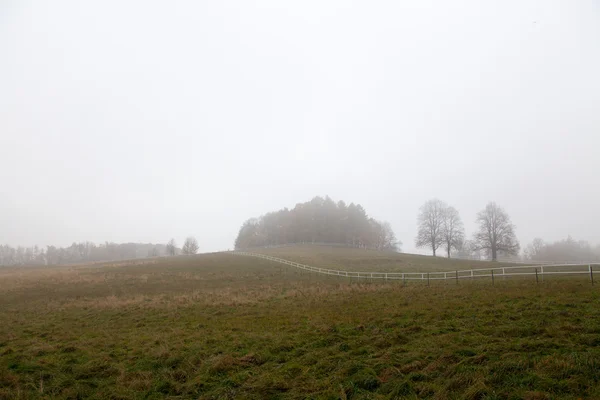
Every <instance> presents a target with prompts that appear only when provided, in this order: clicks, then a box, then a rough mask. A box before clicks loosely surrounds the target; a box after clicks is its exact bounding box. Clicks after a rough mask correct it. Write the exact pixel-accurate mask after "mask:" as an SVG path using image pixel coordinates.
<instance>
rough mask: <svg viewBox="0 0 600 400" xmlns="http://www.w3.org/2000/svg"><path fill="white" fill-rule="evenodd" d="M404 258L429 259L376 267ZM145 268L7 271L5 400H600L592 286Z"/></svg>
mask: <svg viewBox="0 0 600 400" xmlns="http://www.w3.org/2000/svg"><path fill="white" fill-rule="evenodd" d="M296 250H297V251H299V252H303V253H302V254H299V255H298V256H299V257H300V256H301V257H306V258H308V257H315V258H314V259H312V261H317V257H322V258H321V259H323V260H325V259H327V260H334V261H331V262H337V263H345V260H346V259H361V260H369V257H368V254H369V253H368V252H359V251H351V252H342V251H341V250H340V252H339V253H337V250H336V251H335V252H331V253H327V252H326V253H327V254H329V255H327V254H321V255H318V254H316V255H314V256H310V250H308V249H296ZM269 251H284V249H279V250H277V249H270V250H269ZM285 251H287V253H286V255H287V256H290V257H291V256H293V254H292V253H291V252H290V249H288V250H285ZM323 251H324V252H325V250H323ZM333 254H337V255H336V256H333ZM335 257H337V258H335ZM365 257H366V258H365ZM396 257H398V258H399V259H404V260H417V259H420V257H417V258H411V257H412V256H411V257H409V258H406V257H408V256H405V255H388V254H385V255H384V254H379V255H377V254H373V258H374V259H377V260H376V261H373V262H372V264H373V265H374V266H376V267H377V268H380V267H382V266H385V265H386V264H385V262H388V261H385V262H384V261H383V260H396ZM336 259H337V261H335V260H336ZM423 260H424V261H423V262H424V263H425V259H423ZM140 262H141V260H135V263H137V264H135V265H133V263H132V264H131V265H124V263H122V262H119V263H107V264H105V265H91V266H85V267H53V268H33V267H32V268H28V269H20V268H14V267H9V268H3V269H1V270H0V321H2V323H0V398H7V399H10V398H38V397H46V398H56V399H66V398H97V399H104V398H186V399H187V398H194V399H217V398H219V399H239V398H242V399H264V398H273V399H298V398H318V399H339V398H342V399H392V398H409V399H417V398H432V399H433V398H435V399H452V398H457V399H458V398H461V399H509V398H511V399H512V398H524V399H551V398H552V399H575V398H600V380H599V379H598V374H597V371H598V370H599V368H600V295H599V292H598V287H594V286H591V285H590V284H589V283H588V282H587V281H586V280H580V279H570V280H561V281H547V282H540V284H539V285H537V286H536V285H535V284H532V282H531V281H530V280H511V281H509V280H507V281H505V282H498V283H497V284H496V285H495V286H492V285H491V284H490V283H489V282H487V281H486V282H483V281H481V282H480V281H475V282H468V283H466V282H465V283H464V284H463V283H462V282H461V283H460V284H458V285H454V284H452V285H432V286H431V287H426V286H425V285H423V284H422V283H413V284H409V285H407V286H403V285H401V284H398V282H394V283H390V282H381V281H380V282H374V283H370V282H369V283H365V282H357V281H355V280H349V279H340V278H337V277H328V276H320V275H317V274H311V273H302V272H301V271H300V270H298V269H295V268H289V267H286V266H284V265H280V264H275V263H272V262H269V261H266V260H262V259H257V258H252V257H242V256H235V255H231V254H227V253H222V254H204V255H198V256H193V257H173V258H155V259H151V260H147V262H146V263H142V264H140ZM394 262H395V261H394ZM430 262H432V263H434V264H435V265H434V264H432V268H433V267H437V263H441V262H442V261H441V259H439V260H438V259H434V260H433V261H430ZM313 263H314V262H313ZM357 267H358V266H357Z"/></svg>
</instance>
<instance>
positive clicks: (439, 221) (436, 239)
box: [415, 199, 447, 256]
mask: <svg viewBox="0 0 600 400" xmlns="http://www.w3.org/2000/svg"><path fill="white" fill-rule="evenodd" d="M446 208H447V206H446V204H445V203H444V202H443V201H441V200H438V199H432V200H429V201H427V202H426V203H425V204H423V205H422V206H421V209H420V212H419V217H418V224H419V231H418V232H417V238H416V239H415V245H416V246H417V247H430V248H431V250H432V251H433V255H434V256H435V252H436V250H437V249H438V247H440V246H441V245H442V244H443V242H444V240H443V236H442V225H443V222H444V210H445V209H446Z"/></svg>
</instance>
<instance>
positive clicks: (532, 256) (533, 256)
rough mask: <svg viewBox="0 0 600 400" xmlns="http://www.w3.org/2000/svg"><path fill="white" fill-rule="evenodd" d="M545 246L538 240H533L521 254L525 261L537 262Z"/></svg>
mask: <svg viewBox="0 0 600 400" xmlns="http://www.w3.org/2000/svg"><path fill="white" fill-rule="evenodd" d="M545 246H546V244H545V243H544V241H543V240H542V239H540V238H535V239H533V242H531V243H529V245H527V247H526V248H525V251H524V252H523V253H524V254H523V255H524V256H525V259H526V260H537V259H538V258H539V257H540V255H541V253H542V251H543V250H544V247H545Z"/></svg>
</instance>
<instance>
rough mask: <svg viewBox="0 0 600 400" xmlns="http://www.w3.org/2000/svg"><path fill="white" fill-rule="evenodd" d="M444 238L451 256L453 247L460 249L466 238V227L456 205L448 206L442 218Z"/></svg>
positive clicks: (447, 251)
mask: <svg viewBox="0 0 600 400" xmlns="http://www.w3.org/2000/svg"><path fill="white" fill-rule="evenodd" d="M442 240H443V241H444V245H445V247H446V253H447V254H448V258H450V253H451V252H452V249H455V250H458V249H460V248H461V247H462V244H463V241H464V240H465V228H464V226H463V223H462V221H461V219H460V215H459V214H458V211H457V210H456V208H454V207H446V208H445V209H444V212H443V220H442Z"/></svg>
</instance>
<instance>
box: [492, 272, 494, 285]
mask: <svg viewBox="0 0 600 400" xmlns="http://www.w3.org/2000/svg"><path fill="white" fill-rule="evenodd" d="M492 286H494V270H492Z"/></svg>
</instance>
